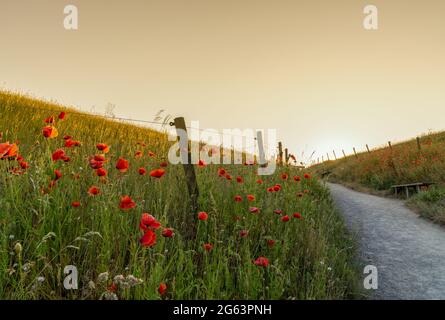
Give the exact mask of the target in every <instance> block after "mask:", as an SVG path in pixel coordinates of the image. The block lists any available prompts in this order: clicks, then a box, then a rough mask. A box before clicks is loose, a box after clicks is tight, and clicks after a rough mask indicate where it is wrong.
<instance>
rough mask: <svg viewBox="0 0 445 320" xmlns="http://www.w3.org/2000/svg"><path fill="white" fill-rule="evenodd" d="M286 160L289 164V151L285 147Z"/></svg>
mask: <svg viewBox="0 0 445 320" xmlns="http://www.w3.org/2000/svg"><path fill="white" fill-rule="evenodd" d="M284 160H285V164H286V166H287V163H288V162H289V153H288V150H287V148H284Z"/></svg>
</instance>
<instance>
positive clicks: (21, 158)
mask: <svg viewBox="0 0 445 320" xmlns="http://www.w3.org/2000/svg"><path fill="white" fill-rule="evenodd" d="M16 160H17V161H23V160H24V158H23V157H22V156H21V155H19V154H17V158H16Z"/></svg>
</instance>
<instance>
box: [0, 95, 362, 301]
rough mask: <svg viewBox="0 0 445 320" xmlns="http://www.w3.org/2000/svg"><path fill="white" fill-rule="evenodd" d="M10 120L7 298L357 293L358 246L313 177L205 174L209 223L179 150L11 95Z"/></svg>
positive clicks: (3, 255)
mask: <svg viewBox="0 0 445 320" xmlns="http://www.w3.org/2000/svg"><path fill="white" fill-rule="evenodd" d="M62 111H63V112H65V114H61V112H62ZM0 115H1V116H0V132H1V140H0V143H1V144H0V146H1V147H0V157H1V158H2V160H0V243H1V244H0V270H1V271H2V272H0V297H1V298H3V299H99V298H102V299H114V298H118V299H343V298H351V297H354V296H355V294H356V293H357V291H356V287H355V286H356V283H357V282H356V280H357V279H358V277H357V275H358V273H357V270H356V268H355V267H354V265H353V262H352V261H353V254H354V252H353V247H354V243H353V241H352V240H351V238H350V237H349V236H348V235H347V233H346V232H345V227H344V224H343V222H342V220H341V218H340V217H339V215H338V213H337V212H336V211H335V210H334V209H333V204H332V201H331V198H330V196H329V193H328V191H327V190H326V189H325V188H324V187H323V186H322V185H321V184H320V183H319V182H318V181H317V180H316V179H313V178H310V177H309V176H308V177H307V178H305V177H304V172H301V171H297V170H296V169H293V168H291V167H285V168H279V170H277V172H276V173H275V174H274V175H272V176H264V177H259V176H257V175H256V174H255V170H256V166H255V165H253V166H244V165H228V166H222V165H221V166H220V165H207V166H203V167H201V166H196V170H197V179H198V184H199V188H200V197H199V210H198V211H200V212H206V213H207V216H208V219H206V220H200V218H201V219H204V218H205V214H198V212H190V210H189V209H188V208H189V203H188V201H189V200H188V196H187V188H186V183H185V181H184V172H183V169H182V166H181V165H170V164H166V163H164V162H165V161H166V155H167V152H168V149H169V147H170V146H171V144H172V142H169V141H168V139H167V136H166V135H165V134H164V133H161V132H157V131H153V130H151V129H147V128H144V127H137V126H133V125H129V124H125V123H121V122H116V121H111V120H107V119H104V118H102V117H98V116H92V115H88V114H81V113H79V112H78V111H76V110H74V109H70V108H65V107H63V106H60V105H56V104H52V103H47V102H44V101H39V100H35V99H32V98H29V97H24V96H19V95H16V94H11V93H8V92H0ZM59 116H60V118H63V120H62V119H59ZM51 117H53V119H52V118H51ZM45 120H46V122H45ZM52 120H53V121H52ZM45 127H52V128H45ZM56 130H57V133H58V134H57V135H56ZM7 142H8V143H7ZM99 144H106V146H107V147H108V149H109V150H107V148H106V146H103V145H99ZM16 148H17V149H16ZM99 149H101V150H99ZM60 150H63V152H62V151H60ZM107 151H108V152H107ZM119 158H122V159H124V160H126V161H128V169H127V170H125V168H126V163H125V161H122V160H121V161H119ZM100 167H101V168H100ZM117 168H120V170H118V169H117ZM141 168H143V169H141ZM222 168H224V170H225V171H226V174H222V172H221V169H222ZM158 169H162V170H165V174H164V175H162V177H156V176H159V175H157V174H156V173H159V172H162V171H159V170H158ZM144 170H145V171H144ZM153 170H158V171H153ZM144 172H146V174H145V175H144ZM152 172H153V175H154V176H155V177H153V176H151V175H150V173H152ZM228 174H230V176H231V177H233V179H231V180H230V179H228V178H230V177H229V176H227V175H228ZM283 174H286V175H287V176H286V175H283ZM294 176H299V177H301V179H293V177H294ZM236 177H242V180H243V181H242V182H238V181H237V179H236ZM259 179H261V180H262V181H258V180H259ZM297 180H299V181H297ZM260 182H261V183H260ZM277 184H279V185H280V187H277V188H276V189H277V190H278V191H274V192H270V189H269V191H267V189H268V187H271V186H276V185H277ZM249 195H251V196H249ZM125 196H128V197H129V198H128V197H125ZM236 196H240V197H241V201H235V198H236ZM249 198H250V200H249ZM254 207H256V208H258V210H259V212H257V213H252V211H255V210H254V209H253V208H254ZM278 210H281V211H282V212H280V211H278ZM148 213H149V214H150V215H148ZM297 213H298V214H297ZM299 214H301V215H299ZM288 218H289V219H288ZM287 220H288V221H287ZM190 230H195V231H196V232H193V231H190ZM68 265H73V266H76V267H77V269H78V271H79V288H78V290H66V289H65V288H64V286H63V281H64V278H65V275H64V269H65V267H66V266H68Z"/></svg>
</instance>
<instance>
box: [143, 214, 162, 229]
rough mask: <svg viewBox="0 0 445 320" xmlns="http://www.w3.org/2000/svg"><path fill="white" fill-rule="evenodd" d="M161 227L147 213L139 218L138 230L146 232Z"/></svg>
mask: <svg viewBox="0 0 445 320" xmlns="http://www.w3.org/2000/svg"><path fill="white" fill-rule="evenodd" d="M160 226H161V223H160V222H159V221H158V220H156V219H155V217H153V216H152V215H151V214H149V213H143V214H142V216H141V222H140V223H139V229H141V230H144V231H146V230H148V229H158V228H159V227H160Z"/></svg>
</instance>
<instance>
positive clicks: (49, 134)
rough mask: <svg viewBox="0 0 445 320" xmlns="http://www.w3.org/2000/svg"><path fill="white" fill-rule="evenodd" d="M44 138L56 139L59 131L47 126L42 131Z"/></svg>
mask: <svg viewBox="0 0 445 320" xmlns="http://www.w3.org/2000/svg"><path fill="white" fill-rule="evenodd" d="M42 133H43V136H44V137H45V138H48V139H52V138H56V137H57V136H58V135H59V132H58V131H57V129H56V128H55V127H53V126H46V127H44V128H43V129H42Z"/></svg>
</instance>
